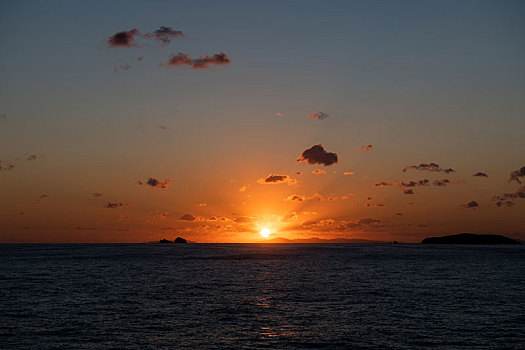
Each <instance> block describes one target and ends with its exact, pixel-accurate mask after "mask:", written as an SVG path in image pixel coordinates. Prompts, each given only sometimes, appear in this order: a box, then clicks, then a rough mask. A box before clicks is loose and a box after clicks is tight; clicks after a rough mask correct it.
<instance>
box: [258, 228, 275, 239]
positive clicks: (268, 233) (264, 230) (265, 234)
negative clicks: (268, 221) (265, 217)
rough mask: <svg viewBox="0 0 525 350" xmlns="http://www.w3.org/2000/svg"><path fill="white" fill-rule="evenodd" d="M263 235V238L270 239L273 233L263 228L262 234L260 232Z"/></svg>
mask: <svg viewBox="0 0 525 350" xmlns="http://www.w3.org/2000/svg"><path fill="white" fill-rule="evenodd" d="M259 233H260V234H261V236H263V237H264V238H268V237H270V234H271V233H272V232H271V231H270V230H269V229H267V228H263V229H262V230H261V232H259Z"/></svg>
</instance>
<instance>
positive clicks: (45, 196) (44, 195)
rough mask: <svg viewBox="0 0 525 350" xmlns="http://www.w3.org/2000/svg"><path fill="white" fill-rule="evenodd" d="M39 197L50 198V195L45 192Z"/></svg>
mask: <svg viewBox="0 0 525 350" xmlns="http://www.w3.org/2000/svg"><path fill="white" fill-rule="evenodd" d="M39 198H40V199H47V198H49V196H48V195H47V194H43V195H41V196H40V197H39Z"/></svg>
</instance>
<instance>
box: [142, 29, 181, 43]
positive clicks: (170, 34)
mask: <svg viewBox="0 0 525 350" xmlns="http://www.w3.org/2000/svg"><path fill="white" fill-rule="evenodd" d="M185 36H186V35H185V34H184V33H183V32H181V31H180V30H173V29H171V28H170V27H165V26H162V27H160V28H159V29H157V30H156V31H154V32H153V33H147V34H144V37H146V38H152V39H155V40H158V41H160V42H161V45H162V46H166V45H168V44H169V43H170V42H171V41H172V40H173V39H175V38H184V37H185Z"/></svg>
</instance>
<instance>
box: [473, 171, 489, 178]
mask: <svg viewBox="0 0 525 350" xmlns="http://www.w3.org/2000/svg"><path fill="white" fill-rule="evenodd" d="M472 176H480V177H489V176H488V175H487V174H485V173H482V172H481V171H478V172H477V173H475V174H473V175H472Z"/></svg>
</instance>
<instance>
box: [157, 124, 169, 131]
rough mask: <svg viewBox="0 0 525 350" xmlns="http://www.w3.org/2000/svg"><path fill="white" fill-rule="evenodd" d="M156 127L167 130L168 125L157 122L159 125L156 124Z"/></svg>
mask: <svg viewBox="0 0 525 350" xmlns="http://www.w3.org/2000/svg"><path fill="white" fill-rule="evenodd" d="M157 127H158V128H159V129H161V130H167V129H168V127H167V126H166V125H163V124H159V125H157Z"/></svg>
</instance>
